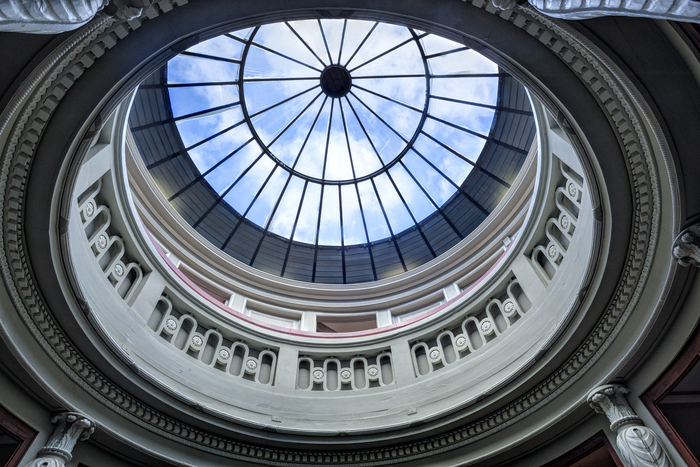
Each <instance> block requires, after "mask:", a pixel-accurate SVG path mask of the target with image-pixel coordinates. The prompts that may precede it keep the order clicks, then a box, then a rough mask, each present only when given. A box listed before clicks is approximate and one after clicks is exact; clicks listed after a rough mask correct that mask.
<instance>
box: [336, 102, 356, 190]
mask: <svg viewBox="0 0 700 467" xmlns="http://www.w3.org/2000/svg"><path fill="white" fill-rule="evenodd" d="M338 104H340V115H341V117H342V118H343V130H344V131H345V144H347V146H348V156H350V169H351V170H352V178H353V179H356V178H357V175H356V174H355V162H354V161H353V159H352V149H351V148H350V135H349V134H348V125H347V122H346V121H345V110H343V100H342V99H338Z"/></svg>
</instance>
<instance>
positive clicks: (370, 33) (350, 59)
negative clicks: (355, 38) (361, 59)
mask: <svg viewBox="0 0 700 467" xmlns="http://www.w3.org/2000/svg"><path fill="white" fill-rule="evenodd" d="M377 26H379V21H377V22H375V23H374V26H372V29H370V30H369V32H368V33H367V35H365V37H364V39H362V42H360V45H358V46H357V48H356V49H355V52H353V54H352V55H351V56H350V58H349V59H348V61H347V62H345V65H344V66H345V68H347V67H348V65H349V64H350V62H352V59H353V58H355V55H357V52H359V51H360V49H361V48H362V46H363V45H365V42H367V39H369V36H371V35H372V33H373V32H374V30H375V29H377Z"/></svg>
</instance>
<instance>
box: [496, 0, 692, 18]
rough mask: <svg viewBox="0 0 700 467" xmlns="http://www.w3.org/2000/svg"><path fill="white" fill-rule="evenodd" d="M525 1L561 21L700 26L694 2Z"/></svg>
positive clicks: (684, 0) (632, 0)
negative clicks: (638, 20) (631, 19)
mask: <svg viewBox="0 0 700 467" xmlns="http://www.w3.org/2000/svg"><path fill="white" fill-rule="evenodd" d="M496 1H498V0H496ZM501 1H502V0H501ZM528 2H529V3H530V5H532V6H534V7H535V8H537V10H539V11H540V12H541V13H544V14H545V15H547V16H552V17H554V18H561V19H589V18H596V17H599V16H637V17H642V18H652V19H666V20H672V21H690V22H693V23H700V4H699V3H698V2H697V1H696V0H670V1H669V0H665V1H654V2H649V1H645V0H630V1H625V2H620V1H619V0H528Z"/></svg>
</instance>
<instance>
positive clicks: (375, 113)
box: [350, 91, 409, 144]
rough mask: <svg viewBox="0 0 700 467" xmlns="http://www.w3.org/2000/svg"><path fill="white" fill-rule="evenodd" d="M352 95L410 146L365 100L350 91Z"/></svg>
mask: <svg viewBox="0 0 700 467" xmlns="http://www.w3.org/2000/svg"><path fill="white" fill-rule="evenodd" d="M350 94H352V95H353V97H355V99H357V100H358V102H359V103H360V104H362V105H363V106H364V107H365V108H366V109H367V110H369V111H370V113H371V114H372V115H374V116H375V117H377V119H378V120H379V121H380V122H382V123H383V124H384V125H385V126H386V127H387V128H389V129H390V130H391V131H392V132H393V133H394V134H395V135H396V136H398V137H399V138H401V140H402V141H403V142H404V143H406V144H409V141H408V140H407V139H406V138H404V137H403V135H401V133H399V132H398V131H397V130H395V129H394V127H393V126H391V125H389V124H388V123H387V122H386V121H385V120H384V119H383V118H382V117H380V116H379V115H378V114H377V112H375V111H374V110H372V109H371V108H370V107H369V106H368V105H367V104H365V103H364V101H363V100H361V99H360V98H359V97H357V95H356V94H355V93H354V92H352V91H350Z"/></svg>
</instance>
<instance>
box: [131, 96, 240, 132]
mask: <svg viewBox="0 0 700 467" xmlns="http://www.w3.org/2000/svg"><path fill="white" fill-rule="evenodd" d="M240 103H241V102H240V101H238V102H231V103H230V104H224V105H220V106H218V107H212V108H210V109H206V110H200V111H198V112H192V113H190V114H187V115H181V116H179V117H171V118H166V119H165V120H160V121H158V122H151V123H146V124H145V125H141V126H137V127H136V128H131V131H132V132H134V131H142V130H146V129H148V128H153V127H156V126H158V125H167V124H168V123H175V122H179V121H180V120H187V119H188V118H194V117H201V116H204V115H207V114H210V113H214V112H219V111H221V110H226V109H229V108H231V107H235V106H237V105H239V104H240Z"/></svg>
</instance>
